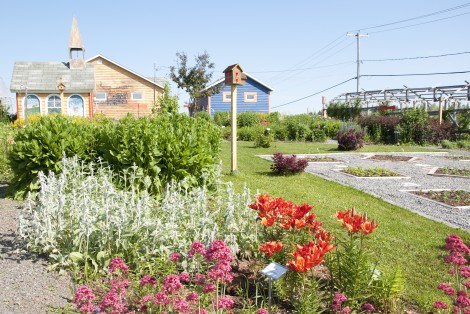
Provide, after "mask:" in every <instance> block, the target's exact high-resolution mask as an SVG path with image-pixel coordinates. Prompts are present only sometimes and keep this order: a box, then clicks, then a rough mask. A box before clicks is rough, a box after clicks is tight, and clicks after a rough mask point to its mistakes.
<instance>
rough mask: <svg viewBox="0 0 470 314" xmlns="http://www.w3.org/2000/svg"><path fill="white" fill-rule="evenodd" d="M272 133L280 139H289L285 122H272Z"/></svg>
mask: <svg viewBox="0 0 470 314" xmlns="http://www.w3.org/2000/svg"><path fill="white" fill-rule="evenodd" d="M269 127H270V129H271V133H272V134H273V135H274V139H275V140H278V141H287V136H288V133H289V132H288V130H287V126H286V125H284V124H271V125H270V126H269Z"/></svg>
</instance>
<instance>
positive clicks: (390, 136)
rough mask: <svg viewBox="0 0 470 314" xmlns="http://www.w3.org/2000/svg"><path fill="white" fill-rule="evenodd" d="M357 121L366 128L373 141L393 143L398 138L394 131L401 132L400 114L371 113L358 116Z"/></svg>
mask: <svg viewBox="0 0 470 314" xmlns="http://www.w3.org/2000/svg"><path fill="white" fill-rule="evenodd" d="M357 122H358V123H359V125H360V126H361V127H362V128H363V129H364V130H367V135H368V137H369V139H370V141H371V142H374V143H385V144H391V143H395V142H396V140H397V139H398V138H397V134H398V133H395V132H401V131H400V130H399V129H400V122H401V117H400V116H383V115H373V116H368V117H359V118H358V119H357Z"/></svg>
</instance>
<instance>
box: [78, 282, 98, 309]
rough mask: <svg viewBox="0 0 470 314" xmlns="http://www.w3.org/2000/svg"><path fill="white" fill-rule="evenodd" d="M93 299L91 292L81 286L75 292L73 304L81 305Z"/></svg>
mask: <svg viewBox="0 0 470 314" xmlns="http://www.w3.org/2000/svg"><path fill="white" fill-rule="evenodd" d="M94 298H95V295H94V293H93V291H92V290H91V289H90V288H88V287H87V286H81V287H80V288H78V289H77V291H75V297H74V298H73V303H75V304H77V305H78V304H81V303H84V302H88V301H91V300H93V299H94Z"/></svg>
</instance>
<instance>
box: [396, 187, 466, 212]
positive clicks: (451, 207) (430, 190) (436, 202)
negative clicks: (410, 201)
mask: <svg viewBox="0 0 470 314" xmlns="http://www.w3.org/2000/svg"><path fill="white" fill-rule="evenodd" d="M399 191H400V192H404V193H408V194H411V195H413V196H415V197H418V198H421V199H424V200H426V201H429V202H433V203H435V204H439V205H441V206H445V207H447V208H450V209H470V206H452V205H449V204H446V203H442V202H438V201H436V200H433V199H430V198H427V197H424V196H421V195H417V194H414V193H412V192H425V193H427V192H441V191H454V189H422V190H399ZM464 191H465V192H468V193H470V191H467V190H464Z"/></svg>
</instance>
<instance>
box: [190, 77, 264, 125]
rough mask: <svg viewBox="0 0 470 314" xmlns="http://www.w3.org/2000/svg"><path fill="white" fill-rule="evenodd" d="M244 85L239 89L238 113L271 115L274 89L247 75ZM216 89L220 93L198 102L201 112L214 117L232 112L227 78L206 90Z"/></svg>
mask: <svg viewBox="0 0 470 314" xmlns="http://www.w3.org/2000/svg"><path fill="white" fill-rule="evenodd" d="M245 75H246V80H245V84H244V85H239V86H238V87H237V113H240V112H244V111H252V112H260V113H270V108H271V103H270V95H271V92H272V91H273V89H272V88H271V87H269V86H268V85H266V84H265V83H263V82H261V81H260V80H258V79H256V78H254V77H253V76H252V75H250V74H246V73H245ZM210 88H215V89H217V90H219V92H218V93H216V94H214V95H212V96H209V97H204V98H202V99H201V100H199V102H198V107H199V109H200V110H203V111H207V112H209V113H210V114H211V116H214V114H215V113H216V112H229V111H230V110H231V101H232V99H231V87H230V85H226V84H225V78H221V79H220V80H218V81H216V82H214V83H212V84H210V85H208V86H207V87H206V88H205V89H204V90H207V89H210Z"/></svg>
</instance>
